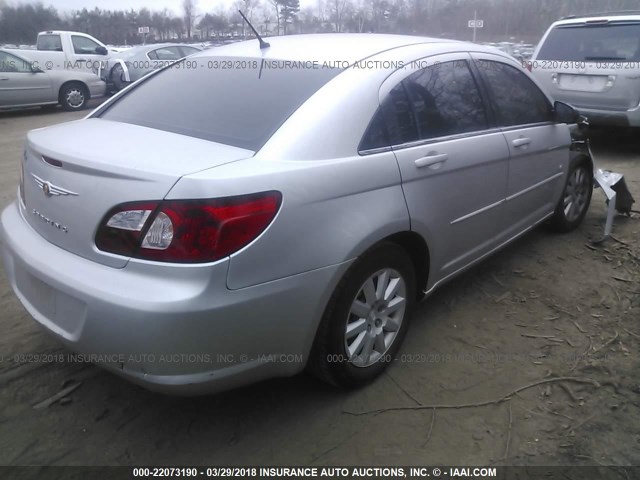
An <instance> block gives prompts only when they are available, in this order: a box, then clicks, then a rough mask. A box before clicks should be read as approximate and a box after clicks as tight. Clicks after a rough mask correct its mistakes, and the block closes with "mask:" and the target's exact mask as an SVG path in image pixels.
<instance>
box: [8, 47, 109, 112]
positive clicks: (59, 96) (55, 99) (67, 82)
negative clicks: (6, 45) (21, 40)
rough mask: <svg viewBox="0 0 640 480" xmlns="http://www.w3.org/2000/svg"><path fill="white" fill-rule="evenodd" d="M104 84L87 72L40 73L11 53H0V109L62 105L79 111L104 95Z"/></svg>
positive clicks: (21, 58) (53, 71) (33, 65)
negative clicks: (90, 101)
mask: <svg viewBox="0 0 640 480" xmlns="http://www.w3.org/2000/svg"><path fill="white" fill-rule="evenodd" d="M106 88H107V87H106V84H105V82H103V81H102V80H100V79H99V78H98V77H97V76H96V75H94V74H92V73H90V72H82V71H77V70H46V71H45V70H42V69H40V68H39V67H38V66H36V65H35V64H34V63H33V62H31V61H30V60H27V59H26V58H24V57H21V56H20V55H16V54H15V53H14V52H12V51H7V50H0V109H4V108H18V107H34V106H41V105H51V106H55V105H58V104H60V105H62V108H64V109H65V110H81V109H83V108H85V107H86V105H87V102H88V101H89V100H90V99H91V98H99V97H102V96H104V95H105V93H106Z"/></svg>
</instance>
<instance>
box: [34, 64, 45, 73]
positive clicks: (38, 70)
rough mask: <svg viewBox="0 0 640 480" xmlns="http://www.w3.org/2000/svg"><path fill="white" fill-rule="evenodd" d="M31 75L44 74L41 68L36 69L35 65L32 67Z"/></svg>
mask: <svg viewBox="0 0 640 480" xmlns="http://www.w3.org/2000/svg"><path fill="white" fill-rule="evenodd" d="M31 73H44V72H43V71H42V69H41V68H40V67H36V66H35V65H33V64H32V65H31Z"/></svg>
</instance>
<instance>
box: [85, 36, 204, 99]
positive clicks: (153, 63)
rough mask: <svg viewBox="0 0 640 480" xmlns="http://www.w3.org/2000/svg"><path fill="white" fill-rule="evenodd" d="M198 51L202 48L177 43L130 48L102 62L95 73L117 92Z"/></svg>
mask: <svg viewBox="0 0 640 480" xmlns="http://www.w3.org/2000/svg"><path fill="white" fill-rule="evenodd" d="M200 51H202V48H198V47H195V46H191V45H183V44H179V43H158V44H151V45H142V46H139V47H131V48H128V49H126V50H123V51H122V52H118V53H116V54H114V55H112V56H111V57H109V60H107V61H106V62H103V65H102V66H101V68H100V71H99V72H98V71H96V73H98V74H99V75H100V77H101V78H102V79H103V80H104V81H105V82H107V83H108V84H109V85H111V86H112V87H113V89H114V90H116V91H118V90H122V89H123V88H124V87H126V86H127V85H129V84H130V83H132V82H135V81H136V80H139V79H141V78H142V77H144V76H145V75H147V74H149V73H151V72H153V71H154V70H159V69H160V68H163V67H166V66H167V65H170V64H171V63H174V62H176V61H177V60H180V59H181V58H184V57H187V56H189V55H193V54H194V53H198V52H200Z"/></svg>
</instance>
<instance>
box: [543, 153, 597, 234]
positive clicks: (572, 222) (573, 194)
mask: <svg viewBox="0 0 640 480" xmlns="http://www.w3.org/2000/svg"><path fill="white" fill-rule="evenodd" d="M592 193H593V169H592V167H591V164H590V163H589V161H588V160H587V159H586V158H584V157H583V158H579V159H577V161H575V162H574V163H573V164H572V165H571V167H570V168H569V174H568V175H567V181H566V183H565V186H564V189H563V190H562V196H561V197H560V200H559V201H558V205H557V206H556V209H555V212H554V213H553V216H552V217H551V220H550V221H549V227H550V229H551V230H553V231H555V232H559V233H566V232H570V231H571V230H574V229H575V228H577V227H578V225H580V223H582V220H583V219H584V216H585V215H586V214H587V210H589V204H590V203H591V195H592Z"/></svg>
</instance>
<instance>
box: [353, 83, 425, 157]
mask: <svg viewBox="0 0 640 480" xmlns="http://www.w3.org/2000/svg"><path fill="white" fill-rule="evenodd" d="M416 140H418V131H417V129H416V124H415V121H414V118H413V112H412V111H411V104H410V102H409V98H408V97H407V92H406V91H405V88H404V85H403V84H402V83H399V84H398V85H396V86H395V87H394V89H393V90H391V92H389V95H387V97H386V98H385V99H384V100H383V102H382V105H381V106H380V108H379V109H378V111H377V112H376V114H375V116H374V117H373V119H372V120H371V123H370V124H369V127H368V128H367V131H366V133H365V135H364V137H363V139H362V142H361V143H360V148H359V149H360V150H372V149H375V148H382V147H388V146H391V145H400V144H402V143H408V142H414V141H416Z"/></svg>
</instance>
